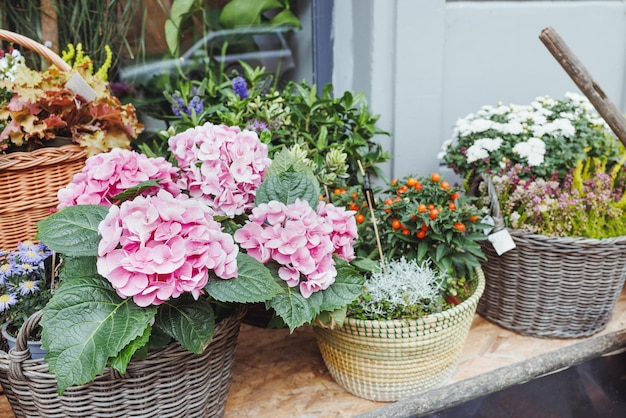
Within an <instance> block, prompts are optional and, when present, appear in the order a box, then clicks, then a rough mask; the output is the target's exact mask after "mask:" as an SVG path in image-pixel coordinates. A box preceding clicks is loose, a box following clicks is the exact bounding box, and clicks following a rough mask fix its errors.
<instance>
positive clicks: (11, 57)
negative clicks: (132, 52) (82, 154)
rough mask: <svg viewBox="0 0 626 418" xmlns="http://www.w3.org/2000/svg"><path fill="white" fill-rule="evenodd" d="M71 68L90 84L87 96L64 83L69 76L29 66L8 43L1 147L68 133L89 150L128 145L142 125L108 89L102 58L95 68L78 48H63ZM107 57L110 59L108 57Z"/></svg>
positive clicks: (1, 86) (1, 83) (0, 84)
mask: <svg viewBox="0 0 626 418" xmlns="http://www.w3.org/2000/svg"><path fill="white" fill-rule="evenodd" d="M63 58H64V59H65V60H66V61H73V66H74V70H75V71H78V72H79V73H80V75H81V76H82V77H83V78H84V79H85V80H86V81H87V83H88V84H89V85H90V86H91V87H92V88H93V89H94V90H95V92H96V94H97V96H96V98H95V99H94V100H92V101H90V102H87V101H86V100H85V99H84V98H83V97H82V96H79V95H78V94H76V93H75V92H74V91H72V90H71V89H69V88H67V87H66V83H67V81H68V79H69V77H70V76H71V74H70V73H69V72H64V71H60V70H59V69H58V68H57V67H56V66H54V65H53V66H50V67H48V68H47V69H46V70H44V71H35V70H32V69H30V68H28V67H27V66H26V65H25V64H24V61H23V60H22V59H21V55H20V54H19V53H16V50H15V49H12V50H11V52H10V54H4V57H2V58H0V68H4V70H3V71H2V73H0V92H1V94H0V99H2V101H1V102H0V106H1V107H0V127H1V128H2V131H1V132H0V151H1V152H2V153H10V152H16V151H33V150H35V149H37V148H41V147H44V146H48V145H50V144H52V142H51V141H52V140H53V139H55V138H67V139H69V140H71V141H72V142H74V143H76V144H79V145H81V146H83V147H85V148H86V150H87V154H88V155H95V154H97V153H99V152H106V151H109V150H111V149H113V148H130V141H131V140H132V139H135V138H136V137H137V136H138V135H139V134H140V133H141V132H142V131H143V125H142V124H141V123H139V121H138V120H137V116H136V114H135V108H134V107H133V105H132V104H122V103H121V102H120V101H119V99H118V98H117V97H115V96H114V95H113V94H112V93H111V91H110V90H109V87H108V83H107V82H106V69H107V68H108V66H107V65H106V64H105V65H103V67H102V68H100V69H99V70H98V71H96V72H95V73H94V69H93V68H92V65H91V61H90V60H89V59H88V57H87V56H85V55H84V54H83V53H82V49H80V48H76V49H74V47H73V46H72V47H71V48H70V49H69V51H67V52H65V53H64V56H63ZM109 61H110V59H109Z"/></svg>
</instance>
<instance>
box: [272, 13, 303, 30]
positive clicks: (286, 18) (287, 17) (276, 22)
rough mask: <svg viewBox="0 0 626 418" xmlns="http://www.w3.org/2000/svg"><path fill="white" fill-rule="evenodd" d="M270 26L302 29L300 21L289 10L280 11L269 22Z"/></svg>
mask: <svg viewBox="0 0 626 418" xmlns="http://www.w3.org/2000/svg"><path fill="white" fill-rule="evenodd" d="M269 24H270V25H272V26H293V27H294V28H298V29H302V24H301V23H300V19H298V17H297V16H296V15H294V14H293V13H292V12H291V10H288V9H284V10H282V11H280V12H279V13H278V14H277V15H276V16H274V17H273V18H272V20H270V21H269Z"/></svg>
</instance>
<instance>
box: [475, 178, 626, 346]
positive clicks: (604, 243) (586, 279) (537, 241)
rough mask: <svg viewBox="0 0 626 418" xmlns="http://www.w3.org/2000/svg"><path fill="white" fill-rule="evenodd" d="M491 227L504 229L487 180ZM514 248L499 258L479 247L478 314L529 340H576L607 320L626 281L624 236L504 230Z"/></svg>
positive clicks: (487, 244) (489, 247)
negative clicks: (481, 282) (481, 278)
mask: <svg viewBox="0 0 626 418" xmlns="http://www.w3.org/2000/svg"><path fill="white" fill-rule="evenodd" d="M480 182H484V183H485V184H486V187H487V192H488V195H489V197H490V200H491V202H490V206H491V207H490V210H491V216H492V217H493V218H494V221H495V229H494V230H499V229H503V228H505V226H504V221H503V218H502V214H501V210H500V204H499V202H498V196H497V193H496V191H495V188H494V186H493V183H492V182H491V180H490V178H489V177H488V176H484V175H481V176H480V177H479V178H477V179H475V180H474V183H473V185H472V188H473V189H474V190H473V192H476V191H477V190H478V189H477V188H478V185H479V184H480ZM507 230H508V232H509V234H510V235H511V238H512V239H513V241H514V242H515V248H514V249H513V250H510V251H507V252H506V253H504V254H502V255H500V256H499V255H498V254H497V253H496V251H495V249H494V248H493V246H492V244H491V243H490V242H489V241H482V242H481V243H480V245H481V248H482V250H483V252H484V253H485V255H486V256H487V260H486V261H481V266H482V269H483V271H484V273H485V280H486V285H485V294H484V295H483V297H482V298H481V300H480V302H479V304H478V309H477V311H478V313H479V314H480V315H482V316H483V317H484V318H485V319H487V320H489V321H491V322H493V323H495V324H498V325H500V326H502V327H504V328H507V329H509V330H511V331H514V332H517V333H519V334H522V335H527V336H531V337H545V338H579V337H587V336H590V335H593V334H596V333H598V332H599V331H601V330H602V329H604V327H606V325H607V323H608V322H609V321H610V319H611V314H612V312H613V308H614V307H615V303H616V301H617V299H618V297H619V295H620V292H621V290H622V287H623V286H624V279H625V278H626V237H614V238H605V239H592V238H580V237H550V236H545V235H538V234H533V233H530V232H527V231H523V230H519V229H510V228H507Z"/></svg>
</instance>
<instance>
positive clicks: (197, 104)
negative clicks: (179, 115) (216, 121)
mask: <svg viewBox="0 0 626 418" xmlns="http://www.w3.org/2000/svg"><path fill="white" fill-rule="evenodd" d="M187 110H188V113H187V114H188V115H189V116H191V114H192V110H193V112H195V114H196V115H199V114H200V113H202V111H203V110H204V103H202V99H200V97H199V96H193V98H192V99H191V101H190V102H189V108H188V109H187Z"/></svg>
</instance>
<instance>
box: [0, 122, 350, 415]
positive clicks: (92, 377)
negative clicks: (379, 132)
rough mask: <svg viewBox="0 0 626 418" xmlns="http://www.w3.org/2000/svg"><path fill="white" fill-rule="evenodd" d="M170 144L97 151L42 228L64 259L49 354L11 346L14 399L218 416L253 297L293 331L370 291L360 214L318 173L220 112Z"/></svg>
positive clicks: (0, 364)
mask: <svg viewBox="0 0 626 418" xmlns="http://www.w3.org/2000/svg"><path fill="white" fill-rule="evenodd" d="M168 143H169V147H170V149H171V152H172V156H173V158H174V159H175V161H176V165H172V164H171V163H170V162H169V161H168V160H167V159H165V158H163V157H147V156H145V155H143V154H139V153H137V152H135V151H129V150H113V151H110V152H107V153H101V154H98V155H95V156H93V157H90V158H89V159H88V160H87V162H86V164H85V167H84V168H83V170H82V171H81V172H80V173H79V174H77V175H75V176H74V179H73V181H72V183H70V184H69V185H68V186H67V187H65V188H64V189H62V190H60V191H59V200H60V204H59V211H58V212H57V213H54V214H52V215H50V216H49V217H48V218H46V219H44V220H42V221H40V222H39V223H38V227H39V232H38V234H37V238H38V239H40V240H41V241H42V242H43V243H44V244H46V245H47V246H48V247H49V248H50V249H52V250H54V251H56V252H57V253H58V254H60V255H61V256H62V257H63V265H62V267H61V269H60V285H59V288H58V289H57V290H56V291H55V293H54V295H53V297H52V298H51V300H50V301H49V303H48V304H47V305H46V306H45V307H44V308H43V309H42V311H41V313H40V315H39V316H34V317H33V316H31V318H29V321H31V319H32V322H38V323H39V324H40V326H41V328H42V329H43V333H42V343H43V347H44V348H45V349H46V350H47V351H48V354H47V355H46V358H45V361H43V360H42V361H38V362H36V361H34V360H26V361H24V360H25V359H26V358H28V356H25V357H24V358H20V359H14V358H13V357H10V356H6V355H5V356H4V357H3V356H2V355H0V379H4V380H2V381H3V383H4V382H8V384H9V385H15V386H14V387H19V388H20V390H19V391H17V390H16V391H15V392H14V393H9V392H8V393H7V396H8V397H9V400H10V401H11V403H12V404H13V402H17V403H18V404H19V405H20V407H21V408H23V410H25V411H29V413H32V412H31V411H34V410H38V411H39V412H37V413H39V414H42V413H43V412H42V411H46V413H48V414H55V413H56V414H67V413H69V411H70V408H76V404H77V403H79V404H80V405H81V407H80V408H79V409H80V414H81V416H86V415H89V416H110V413H111V411H112V410H115V411H119V414H130V413H131V412H132V411H138V413H141V414H143V416H159V417H163V416H172V417H173V416H180V415H181V414H182V415H185V416H194V417H195V416H197V417H204V416H220V415H222V414H223V410H224V405H225V400H226V396H227V393H228V387H229V385H230V365H231V364H232V359H233V356H234V351H235V348H236V338H237V333H238V330H239V324H240V323H241V320H242V318H243V315H244V313H245V305H246V304H251V303H265V304H266V305H267V306H268V308H271V309H273V310H274V311H275V312H276V314H277V315H278V316H279V317H280V318H281V320H283V321H284V323H285V324H286V325H287V326H288V327H289V328H290V329H291V330H293V329H295V328H296V327H298V326H301V325H303V324H307V323H312V322H314V321H315V320H316V318H317V317H318V316H320V315H330V316H332V317H337V318H339V317H340V316H341V312H345V309H346V307H347V305H348V304H349V303H350V302H351V301H352V300H354V299H355V298H356V296H357V295H358V293H359V291H360V289H361V286H362V277H361V275H360V274H359V273H358V271H357V270H356V269H355V268H354V267H352V266H351V265H350V264H349V260H351V259H352V254H353V253H352V248H351V244H352V240H353V239H354V237H355V235H356V221H355V219H354V212H352V211H348V210H345V208H342V207H336V206H334V205H332V204H330V203H325V202H319V185H318V184H317V182H316V180H315V176H314V175H313V173H312V172H311V171H310V169H308V168H307V167H306V166H304V165H303V164H301V163H298V162H296V161H294V160H293V158H292V157H291V156H290V154H289V152H287V151H285V152H281V153H278V154H276V155H275V158H274V159H273V160H270V159H269V158H268V153H267V146H266V145H265V144H263V143H262V142H261V141H260V140H259V138H258V136H257V135H256V133H254V132H252V131H247V130H241V129H239V128H238V127H230V126H226V125H213V124H211V123H206V124H204V125H202V126H198V127H194V128H190V129H187V130H185V131H182V132H180V133H177V134H175V135H173V136H171V137H170V138H169V140H168ZM224 329H227V330H228V331H226V333H225V334H221V333H220V330H224ZM223 340H226V341H227V343H224V344H225V345H222V341H223ZM18 342H19V338H18ZM0 354H2V353H0ZM15 362H18V363H19V365H18V364H13V363H15ZM9 363H10V364H9ZM44 368H45V369H46V370H45V371H44ZM16 369H19V370H20V372H19V373H18V372H15V370H16ZM119 375H121V377H120V376H119ZM44 382H45V383H44ZM146 385H150V387H153V388H154V390H151V391H150V392H153V393H151V394H150V396H148V395H147V394H145V393H144V392H145V386H146ZM173 388H176V390H173ZM215 391H218V392H219V393H220V395H218V398H219V399H218V400H217V401H216V400H215V399H214V398H213V395H212V394H213V393H214V392H215ZM57 392H58V394H57V395H53V394H55V393H57ZM138 393H141V395H139V396H134V395H133V394H138ZM22 394H28V396H25V395H22ZM103 397H105V398H108V397H111V399H110V400H107V401H106V402H105V403H106V405H104V404H103V403H102V402H96V401H95V400H96V399H102V398H103ZM26 398H27V399H26ZM33 399H34V400H33Z"/></svg>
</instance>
